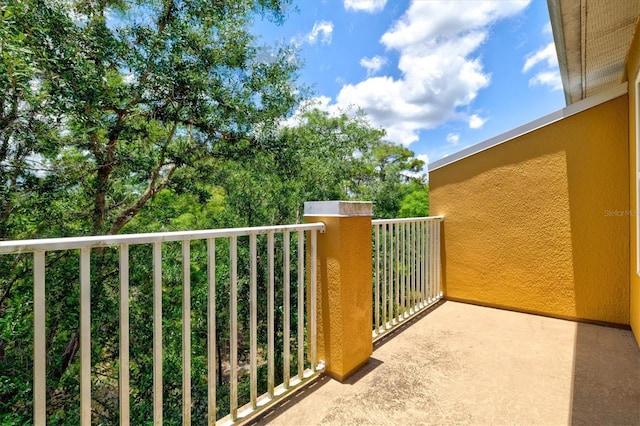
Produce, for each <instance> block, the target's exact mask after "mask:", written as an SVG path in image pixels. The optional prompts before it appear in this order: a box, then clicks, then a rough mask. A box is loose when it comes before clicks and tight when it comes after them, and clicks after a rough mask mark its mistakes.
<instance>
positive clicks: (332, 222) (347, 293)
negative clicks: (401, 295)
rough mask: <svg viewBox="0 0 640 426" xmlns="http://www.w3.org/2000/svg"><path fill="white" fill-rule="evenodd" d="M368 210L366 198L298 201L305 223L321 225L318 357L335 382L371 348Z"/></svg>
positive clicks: (361, 361)
mask: <svg viewBox="0 0 640 426" xmlns="http://www.w3.org/2000/svg"><path fill="white" fill-rule="evenodd" d="M372 211H373V208H372V204H371V203H370V202H346V201H314V202H307V203H305V204H304V212H305V220H306V222H307V223H314V222H323V223H324V224H325V232H324V234H320V235H318V258H317V261H318V265H317V266H318V268H317V280H318V281H317V283H318V303H317V306H318V312H317V345H318V346H317V351H318V352H317V353H318V359H320V360H324V362H325V373H327V374H329V375H330V376H332V377H333V378H335V379H337V380H340V381H343V380H345V379H346V378H347V377H349V376H350V375H351V374H353V373H354V372H355V371H356V370H357V369H358V368H359V367H360V366H362V365H364V364H365V363H366V362H367V361H368V359H369V357H370V356H371V353H372V352H373V340H372V333H371V330H372V327H373V325H372V318H371V315H372V306H371V303H372V302H371V301H372V287H371V216H372ZM307 270H310V268H308V269H307Z"/></svg>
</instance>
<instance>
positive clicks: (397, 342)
mask: <svg viewBox="0 0 640 426" xmlns="http://www.w3.org/2000/svg"><path fill="white" fill-rule="evenodd" d="M253 423H254V424H274V425H316V424H340V425H361V424H389V425H391V424H453V423H456V424H460V423H462V424H545V425H549V424H569V423H573V424H598V425H603V424H639V425H640V350H639V349H638V346H637V345H636V343H635V341H634V340H633V337H632V335H631V332H630V331H628V330H620V329H615V328H608V327H601V326H596V325H589V324H579V323H575V322H571V321H564V320H558V319H552V318H546V317H541V316H535V315H527V314H522V313H516V312H509V311H503V310H498V309H491V308H484V307H479V306H474V305H468V304H463V303H456V302H445V303H443V304H442V305H440V306H439V307H438V308H436V309H434V310H433V311H432V312H431V313H429V314H428V315H425V316H423V317H421V318H419V319H417V320H416V321H414V322H413V323H411V325H410V326H408V327H405V328H404V329H403V330H400V331H399V332H398V333H396V334H395V335H394V336H392V337H391V338H390V339H386V341H384V342H382V343H381V344H380V343H378V344H376V345H375V350H374V353H373V356H372V358H371V360H370V362H369V364H368V365H367V366H365V367H364V368H363V370H361V371H359V372H358V373H356V374H355V375H354V376H353V377H351V378H350V380H348V381H347V382H346V383H339V382H337V381H335V380H332V379H330V378H328V377H320V378H319V379H318V380H316V381H315V382H314V383H313V384H311V385H310V386H308V387H307V388H305V389H302V390H300V391H299V392H298V393H297V394H295V395H294V396H293V397H292V398H291V399H289V400H288V401H285V402H283V403H282V404H280V405H278V406H276V407H275V408H274V409H273V410H272V411H270V412H267V413H265V414H264V415H263V416H262V417H261V418H259V419H257V420H255V421H254V422H253Z"/></svg>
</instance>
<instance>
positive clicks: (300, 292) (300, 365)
mask: <svg viewBox="0 0 640 426" xmlns="http://www.w3.org/2000/svg"><path fill="white" fill-rule="evenodd" d="M304 258H305V252H304V232H302V231H298V379H299V380H302V377H303V374H304V285H305V283H304Z"/></svg>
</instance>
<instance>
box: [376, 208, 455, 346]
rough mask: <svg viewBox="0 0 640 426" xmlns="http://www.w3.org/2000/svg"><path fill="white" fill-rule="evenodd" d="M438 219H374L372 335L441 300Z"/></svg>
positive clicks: (439, 220) (380, 334) (381, 333)
mask: <svg viewBox="0 0 640 426" xmlns="http://www.w3.org/2000/svg"><path fill="white" fill-rule="evenodd" d="M443 219H444V218H443V217H441V216H434V217H423V218H408V219H384V220H374V221H373V222H372V223H373V239H374V242H373V298H374V300H373V316H374V318H373V336H374V339H375V338H378V337H381V336H382V335H383V334H385V333H386V332H388V331H389V330H391V329H393V328H394V327H395V326H397V325H399V324H400V323H402V322H403V321H404V320H406V319H408V318H409V317H411V316H413V315H415V314H417V313H418V312H420V311H422V310H423V309H425V308H427V307H428V306H431V305H433V304H434V303H436V302H437V301H438V300H440V299H441V298H442V295H443V292H442V288H441V265H440V223H441V222H442V220H443Z"/></svg>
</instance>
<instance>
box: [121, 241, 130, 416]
mask: <svg viewBox="0 0 640 426" xmlns="http://www.w3.org/2000/svg"><path fill="white" fill-rule="evenodd" d="M119 378H120V424H121V425H128V424H129V246H128V245H127V244H121V245H120V377H119Z"/></svg>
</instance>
